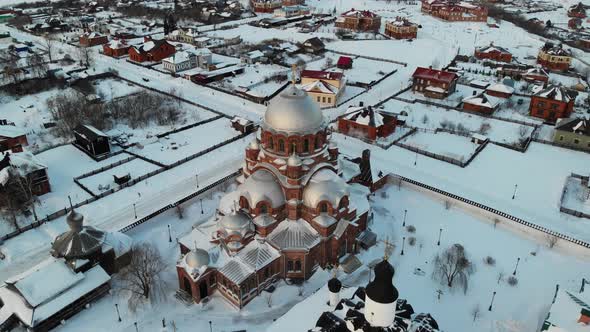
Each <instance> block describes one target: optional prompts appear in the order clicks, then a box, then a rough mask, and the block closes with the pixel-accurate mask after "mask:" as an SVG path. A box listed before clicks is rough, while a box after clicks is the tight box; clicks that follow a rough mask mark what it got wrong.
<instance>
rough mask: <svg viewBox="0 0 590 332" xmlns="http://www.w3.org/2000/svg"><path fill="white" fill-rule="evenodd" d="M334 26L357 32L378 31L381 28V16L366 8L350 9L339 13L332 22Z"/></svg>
mask: <svg viewBox="0 0 590 332" xmlns="http://www.w3.org/2000/svg"><path fill="white" fill-rule="evenodd" d="M334 26H335V27H336V28H340V29H348V30H353V31H357V32H366V31H374V32H377V31H379V28H381V16H379V15H377V14H375V13H373V12H371V11H368V10H355V9H354V8H352V9H351V10H349V11H347V12H344V13H342V14H340V16H339V17H338V18H337V19H336V22H335V23H334Z"/></svg>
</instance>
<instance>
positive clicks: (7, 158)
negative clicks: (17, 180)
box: [0, 152, 51, 196]
mask: <svg viewBox="0 0 590 332" xmlns="http://www.w3.org/2000/svg"><path fill="white" fill-rule="evenodd" d="M10 169H13V170H16V171H17V172H18V174H19V175H20V176H21V177H23V178H25V177H26V178H27V179H28V180H29V181H30V183H31V190H32V192H33V194H34V195H37V196H41V195H44V194H46V193H48V192H50V191H51V186H50V184H49V176H48V175H47V166H45V165H44V164H42V163H41V162H40V161H39V159H37V157H35V155H34V154H32V153H30V152H15V153H11V152H5V153H4V156H3V158H2V160H0V173H4V172H8V171H9V170H10ZM0 178H1V179H3V180H4V181H5V180H7V179H8V178H9V177H8V176H4V175H2V176H0ZM5 184H6V183H2V182H1V181H0V185H5Z"/></svg>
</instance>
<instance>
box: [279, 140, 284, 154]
mask: <svg viewBox="0 0 590 332" xmlns="http://www.w3.org/2000/svg"><path fill="white" fill-rule="evenodd" d="M279 151H280V152H285V141H283V140H282V139H280V140H279Z"/></svg>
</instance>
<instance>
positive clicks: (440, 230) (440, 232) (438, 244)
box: [436, 228, 442, 246]
mask: <svg viewBox="0 0 590 332" xmlns="http://www.w3.org/2000/svg"><path fill="white" fill-rule="evenodd" d="M441 235H442V228H441V229H439V231H438V242H436V245H437V246H440V236H441Z"/></svg>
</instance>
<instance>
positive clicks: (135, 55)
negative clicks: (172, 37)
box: [129, 37, 176, 62]
mask: <svg viewBox="0 0 590 332" xmlns="http://www.w3.org/2000/svg"><path fill="white" fill-rule="evenodd" d="M175 52H176V48H175V47H174V46H173V45H172V44H170V43H168V42H167V41H166V40H164V39H159V40H152V39H151V38H148V37H146V38H145V39H144V43H143V44H141V45H137V46H132V47H130V48H129V59H130V60H131V61H135V62H158V61H162V60H163V59H165V58H167V57H169V56H171V55H172V54H174V53H175Z"/></svg>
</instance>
